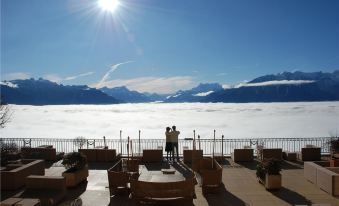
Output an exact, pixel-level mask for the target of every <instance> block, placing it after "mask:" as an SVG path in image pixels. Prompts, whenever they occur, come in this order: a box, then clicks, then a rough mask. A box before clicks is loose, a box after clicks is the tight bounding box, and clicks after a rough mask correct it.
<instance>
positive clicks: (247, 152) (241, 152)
mask: <svg viewBox="0 0 339 206" xmlns="http://www.w3.org/2000/svg"><path fill="white" fill-rule="evenodd" d="M231 158H232V160H233V162H251V161H253V159H254V157H253V149H234V151H233V153H231Z"/></svg>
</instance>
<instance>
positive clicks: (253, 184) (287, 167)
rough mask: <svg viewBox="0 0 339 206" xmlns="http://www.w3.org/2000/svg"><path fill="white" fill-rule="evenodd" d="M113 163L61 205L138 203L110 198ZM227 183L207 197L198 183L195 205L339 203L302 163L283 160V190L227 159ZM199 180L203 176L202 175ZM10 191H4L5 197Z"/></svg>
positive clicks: (97, 168)
mask: <svg viewBox="0 0 339 206" xmlns="http://www.w3.org/2000/svg"><path fill="white" fill-rule="evenodd" d="M110 166H112V164H110V165H107V164H96V165H90V171H89V177H88V181H87V182H84V183H82V184H81V185H79V186H78V187H76V188H74V189H71V190H68V192H67V197H66V198H65V199H64V201H63V202H62V203H61V204H59V205H61V206H68V205H74V202H76V201H78V202H82V205H86V206H87V205H89V206H90V205H91V206H93V205H94V206H101V205H135V204H134V201H133V200H131V199H129V198H128V196H127V195H125V196H124V195H122V196H115V197H111V198H110V197H109V190H108V180H107V171H106V169H107V168H109V167H110ZM223 168H224V169H223V174H222V181H223V185H222V187H221V189H220V191H219V193H217V194H209V195H206V196H204V195H203V194H202V189H201V187H200V186H199V184H198V185H196V187H195V191H196V196H197V198H196V199H194V201H193V202H194V205H197V206H203V205H211V206H213V205H215V206H219V205H225V206H226V205H232V206H236V205H251V206H254V205H260V206H261V205H273V206H280V205H312V204H322V205H332V206H339V198H336V197H333V196H331V195H329V194H327V193H326V192H324V191H322V190H320V189H319V188H317V187H316V186H315V185H314V184H312V183H311V182H308V181H307V180H306V179H305V178H304V176H303V166H302V163H292V162H286V161H285V162H283V165H282V168H283V170H282V172H281V173H282V188H281V189H280V190H279V191H273V192H270V191H267V190H265V188H264V186H263V185H261V184H259V183H258V180H257V178H256V175H255V168H256V162H255V161H254V162H252V163H244V164H236V163H234V162H232V160H230V159H226V160H225V162H224V164H223ZM63 171H64V168H63V167H62V166H61V165H60V164H58V163H57V164H54V165H53V166H52V167H50V168H48V169H46V175H58V176H59V175H61V173H62V172H63ZM198 181H200V180H199V178H198ZM9 195H11V194H9V193H2V195H1V196H2V197H1V199H2V200H3V199H4V198H6V196H9Z"/></svg>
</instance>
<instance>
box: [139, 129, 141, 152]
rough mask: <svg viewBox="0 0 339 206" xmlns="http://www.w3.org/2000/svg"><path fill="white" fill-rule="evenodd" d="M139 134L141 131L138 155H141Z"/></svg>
mask: <svg viewBox="0 0 339 206" xmlns="http://www.w3.org/2000/svg"><path fill="white" fill-rule="evenodd" d="M140 133H141V131H140V130H139V155H140V154H141V145H140Z"/></svg>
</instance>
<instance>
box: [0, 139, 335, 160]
mask: <svg viewBox="0 0 339 206" xmlns="http://www.w3.org/2000/svg"><path fill="white" fill-rule="evenodd" d="M331 139H332V138H331V137H316V138H315V137H312V138H246V139H230V138H223V137H222V138H220V139H216V140H215V143H214V141H213V139H200V142H199V140H198V139H197V140H196V149H199V145H200V149H202V150H203V151H204V155H207V156H210V155H212V153H213V146H214V153H215V154H216V153H218V154H221V155H223V156H228V155H230V154H231V152H233V150H234V149H238V148H244V147H245V146H248V147H251V148H253V149H255V148H256V146H257V145H263V146H264V147H266V148H282V149H283V150H286V151H290V152H297V151H300V150H301V148H303V147H305V146H306V145H314V146H317V147H321V153H322V154H328V153H329V141H330V140H331ZM0 141H1V142H2V143H15V144H16V145H17V146H18V148H21V147H37V146H40V145H53V147H54V148H56V151H57V152H65V153H68V152H72V151H78V149H79V148H80V146H79V144H76V141H77V140H75V139H60V138H59V139H50V138H31V139H19V138H1V139H0ZM131 141H132V148H133V153H142V150H143V149H157V148H159V147H162V148H163V149H164V148H165V140H164V139H140V140H139V139H131ZM178 143H179V155H182V154H183V147H186V148H188V149H193V140H188V139H179V142H178ZM104 146H107V147H108V148H110V149H116V150H117V152H119V153H121V154H122V155H123V156H127V139H122V140H120V139H105V141H104V139H86V140H84V145H83V146H82V148H96V147H104Z"/></svg>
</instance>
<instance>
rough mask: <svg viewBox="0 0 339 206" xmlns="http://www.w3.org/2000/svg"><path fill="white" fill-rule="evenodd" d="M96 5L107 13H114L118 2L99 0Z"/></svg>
mask: <svg viewBox="0 0 339 206" xmlns="http://www.w3.org/2000/svg"><path fill="white" fill-rule="evenodd" d="M98 3H99V6H100V8H101V9H102V10H104V11H108V12H114V11H115V10H116V9H117V8H118V6H119V4H120V3H119V1H118V0H99V2H98Z"/></svg>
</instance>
